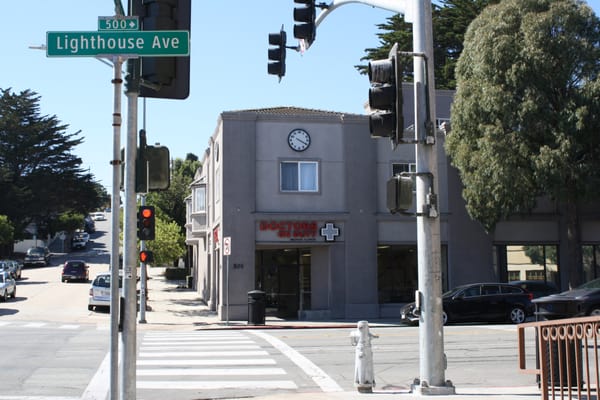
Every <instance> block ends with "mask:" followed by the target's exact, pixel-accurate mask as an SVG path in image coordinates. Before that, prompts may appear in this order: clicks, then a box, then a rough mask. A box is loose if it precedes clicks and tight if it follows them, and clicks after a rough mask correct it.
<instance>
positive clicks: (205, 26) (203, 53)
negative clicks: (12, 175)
mask: <svg viewBox="0 0 600 400" xmlns="http://www.w3.org/2000/svg"><path fill="white" fill-rule="evenodd" d="M126 3H127V2H126V1H123V4H124V6H125V8H126ZM0 4H2V11H3V16H4V18H3V23H2V24H0V37H1V38H2V39H1V40H0V54H1V59H2V66H1V68H0V71H1V74H0V88H2V89H9V88H10V89H11V91H12V92H15V93H20V92H21V91H24V90H27V89H29V90H32V91H34V92H36V93H37V94H38V95H39V96H40V114H41V115H48V116H52V115H54V116H56V118H57V119H58V120H59V121H60V122H61V123H63V124H67V125H69V127H68V129H67V131H66V132H67V133H75V132H77V131H79V130H81V133H80V137H81V138H83V143H82V144H81V145H79V146H77V147H76V148H75V149H74V150H73V153H74V154H75V155H77V156H79V157H80V158H81V159H82V160H83V163H82V168H84V169H88V170H89V171H90V172H91V173H92V174H93V175H94V177H95V180H97V181H98V182H99V183H100V184H102V185H103V186H104V187H105V188H106V190H107V191H108V192H109V193H110V192H111V190H112V167H111V166H110V164H109V162H110V160H111V159H112V152H113V128H112V122H113V120H112V113H113V102H114V87H113V85H112V84H111V80H112V78H113V74H114V73H113V69H112V68H111V67H110V66H108V65H106V64H104V63H102V62H100V61H99V60H97V59H95V58H93V57H61V58H56V57H50V58H49V57H46V52H45V51H43V50H36V49H31V48H30V46H40V45H44V44H45V43H46V32H48V31H61V32H62V31H96V30H97V28H98V17H102V16H112V15H114V13H115V8H114V0H83V1H82V0H19V1H10V0H0ZM588 4H589V5H590V6H591V7H592V8H593V9H594V11H595V12H596V14H597V15H600V0H589V1H588ZM294 6H300V5H298V4H295V3H294V2H293V1H292V0H260V1H248V0H229V1H226V0H216V1H207V0H195V1H192V26H191V32H190V37H191V47H190V59H191V74H190V96H189V97H188V98H187V99H185V100H170V99H150V98H148V99H146V100H144V99H142V98H140V101H139V103H138V108H139V117H138V128H140V129H141V128H142V127H144V128H145V129H146V132H147V138H148V144H154V143H160V144H161V145H163V146H167V147H168V148H169V150H170V155H171V157H172V158H185V156H186V155H187V154H188V153H193V154H195V155H197V156H198V157H200V158H202V155H203V154H204V151H205V149H206V148H207V147H208V140H209V138H210V136H211V135H212V134H213V133H214V131H215V128H216V126H217V119H218V117H219V114H220V113H221V112H224V111H234V110H245V109H255V108H266V107H279V106H294V107H305V108H314V109H321V110H328V111H338V112H346V113H356V114H362V113H364V105H365V102H366V101H367V99H368V90H369V80H368V78H367V77H366V76H365V75H361V74H359V73H358V72H357V71H356V69H355V68H354V66H355V65H357V64H361V63H364V62H361V61H360V58H361V57H363V56H364V55H365V54H366V52H365V49H367V48H373V47H378V46H379V39H378V37H377V36H376V35H377V33H379V32H381V31H380V30H379V29H378V28H377V25H378V24H381V23H385V22H386V19H387V18H389V17H391V16H392V15H393V13H392V12H390V11H386V10H382V9H378V8H374V7H371V6H367V5H364V4H359V3H350V4H347V5H344V6H342V7H339V8H337V9H336V10H334V11H333V12H331V13H330V14H329V15H328V16H327V18H326V19H325V20H324V21H323V22H322V23H321V24H320V25H319V28H318V30H317V36H316V40H315V42H314V43H313V45H312V46H311V47H310V49H308V51H306V52H305V53H304V54H300V53H297V52H295V51H292V50H288V51H287V62H286V75H285V76H284V77H283V79H282V80H281V82H279V80H278V77H277V76H273V75H268V74H267V50H268V48H269V45H268V34H269V33H275V32H279V30H280V28H281V26H282V25H283V26H284V29H285V30H286V32H287V37H288V45H289V46H295V45H296V44H297V41H296V40H295V39H294V38H293V25H294V20H293V8H294ZM121 101H122V115H123V128H122V133H121V144H122V145H124V143H125V141H126V138H125V133H126V129H127V124H126V121H127V111H126V106H127V102H126V97H125V95H124V94H123V95H122V98H121ZM144 110H145V113H144ZM144 115H145V118H144V117H143V116H144Z"/></svg>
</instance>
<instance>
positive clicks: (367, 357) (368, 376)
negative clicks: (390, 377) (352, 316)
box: [350, 321, 379, 393]
mask: <svg viewBox="0 0 600 400" xmlns="http://www.w3.org/2000/svg"><path fill="white" fill-rule="evenodd" d="M378 337H379V336H377V335H374V334H372V333H371V332H369V323H368V322H367V321H358V324H357V325H356V330H355V331H352V332H350V343H352V346H356V353H355V354H356V355H355V358H354V385H355V386H356V388H357V389H358V391H359V392H360V393H371V392H373V386H375V373H374V372H373V350H372V349H371V339H374V338H378Z"/></svg>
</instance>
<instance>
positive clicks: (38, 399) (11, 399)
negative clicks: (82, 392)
mask: <svg viewBox="0 0 600 400" xmlns="http://www.w3.org/2000/svg"><path fill="white" fill-rule="evenodd" d="M0 400H80V399H79V397H61V396H0Z"/></svg>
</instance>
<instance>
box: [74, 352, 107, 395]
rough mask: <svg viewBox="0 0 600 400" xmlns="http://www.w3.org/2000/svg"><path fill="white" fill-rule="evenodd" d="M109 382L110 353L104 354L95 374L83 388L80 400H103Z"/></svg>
mask: <svg viewBox="0 0 600 400" xmlns="http://www.w3.org/2000/svg"><path fill="white" fill-rule="evenodd" d="M108 382H110V352H108V353H107V354H106V357H104V360H102V363H101V364H100V367H99V368H98V370H97V371H96V374H94V376H93V377H92V380H91V381H90V383H89V384H88V386H87V387H86V388H85V391H84V392H83V395H81V400H105V399H106V397H107V396H108V391H109V389H110V388H109V384H108Z"/></svg>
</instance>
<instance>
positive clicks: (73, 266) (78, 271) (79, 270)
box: [60, 260, 90, 282]
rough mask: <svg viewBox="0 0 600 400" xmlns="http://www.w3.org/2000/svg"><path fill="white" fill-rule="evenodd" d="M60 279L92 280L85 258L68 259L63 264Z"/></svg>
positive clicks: (68, 280) (66, 280)
mask: <svg viewBox="0 0 600 400" xmlns="http://www.w3.org/2000/svg"><path fill="white" fill-rule="evenodd" d="M60 279H61V281H63V282H70V281H82V282H87V281H89V280H90V272H89V266H88V265H87V264H86V263H85V261H83V260H67V261H66V262H65V264H64V265H63V269H62V273H61V275H60Z"/></svg>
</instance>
